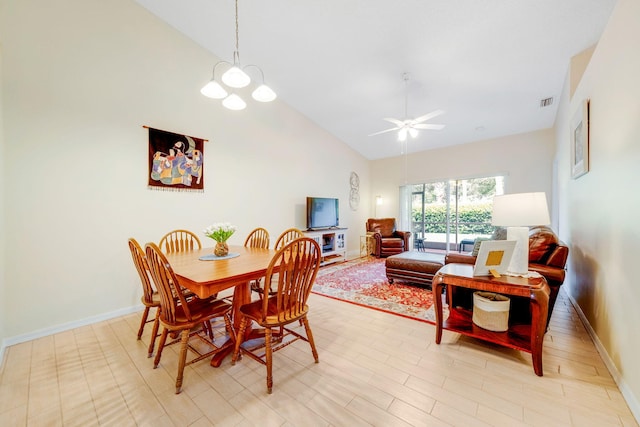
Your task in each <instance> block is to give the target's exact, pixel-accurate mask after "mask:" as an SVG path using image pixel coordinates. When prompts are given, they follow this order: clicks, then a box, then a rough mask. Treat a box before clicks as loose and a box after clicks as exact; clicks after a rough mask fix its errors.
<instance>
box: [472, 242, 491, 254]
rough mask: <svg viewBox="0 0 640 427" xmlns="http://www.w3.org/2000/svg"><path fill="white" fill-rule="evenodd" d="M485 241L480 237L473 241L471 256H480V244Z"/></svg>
mask: <svg viewBox="0 0 640 427" xmlns="http://www.w3.org/2000/svg"><path fill="white" fill-rule="evenodd" d="M485 240H489V239H485V238H483V237H478V238H476V239H475V240H474V241H473V250H472V251H471V256H478V252H479V251H480V243H482V242H484V241H485Z"/></svg>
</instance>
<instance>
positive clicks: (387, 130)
mask: <svg viewBox="0 0 640 427" xmlns="http://www.w3.org/2000/svg"><path fill="white" fill-rule="evenodd" d="M398 129H400V128H391V129H385V130H381V131H380V132H376V133H372V134H370V135H369V136H374V135H380V134H381V133H387V132H393V131H394V130H398Z"/></svg>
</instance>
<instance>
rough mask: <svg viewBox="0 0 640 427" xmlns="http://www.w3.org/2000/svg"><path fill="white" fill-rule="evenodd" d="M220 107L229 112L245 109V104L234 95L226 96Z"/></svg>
mask: <svg viewBox="0 0 640 427" xmlns="http://www.w3.org/2000/svg"><path fill="white" fill-rule="evenodd" d="M222 105H224V106H225V107H226V108H228V109H229V110H236V111H237V110H244V109H245V108H246V107H247V103H246V102H244V100H243V99H242V98H240V97H239V96H238V95H236V94H235V93H232V94H231V95H229V96H227V97H226V98H225V99H224V100H223V101H222Z"/></svg>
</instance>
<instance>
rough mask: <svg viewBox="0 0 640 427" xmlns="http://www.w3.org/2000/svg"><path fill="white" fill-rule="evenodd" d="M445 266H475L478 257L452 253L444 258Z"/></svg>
mask: <svg viewBox="0 0 640 427" xmlns="http://www.w3.org/2000/svg"><path fill="white" fill-rule="evenodd" d="M444 263H445V264H453V263H456V264H475V263H476V257H474V256H473V255H468V254H461V253H455V252H450V253H448V254H447V256H445V257H444Z"/></svg>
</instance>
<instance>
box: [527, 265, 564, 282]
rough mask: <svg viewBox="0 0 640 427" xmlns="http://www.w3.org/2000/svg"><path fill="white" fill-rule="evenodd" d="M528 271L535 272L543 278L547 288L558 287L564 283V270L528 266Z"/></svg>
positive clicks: (544, 266) (545, 266)
mask: <svg viewBox="0 0 640 427" xmlns="http://www.w3.org/2000/svg"><path fill="white" fill-rule="evenodd" d="M529 271H535V272H537V273H540V274H542V275H543V276H544V278H545V279H546V280H547V283H548V284H549V286H560V285H562V282H564V277H565V274H566V271H564V268H558V267H552V266H549V265H545V264H533V263H531V264H529Z"/></svg>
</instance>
